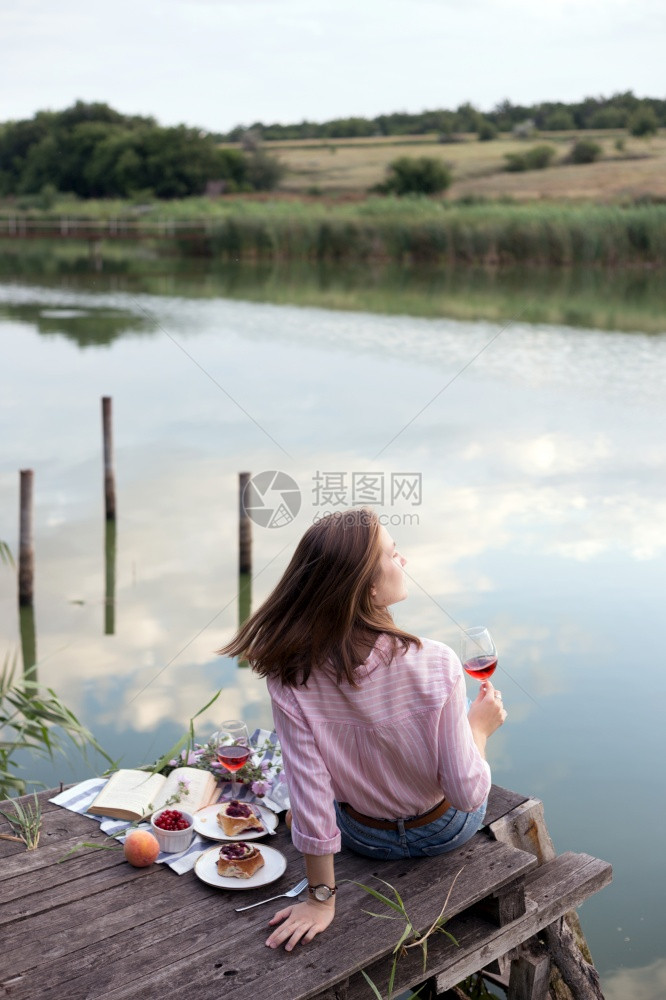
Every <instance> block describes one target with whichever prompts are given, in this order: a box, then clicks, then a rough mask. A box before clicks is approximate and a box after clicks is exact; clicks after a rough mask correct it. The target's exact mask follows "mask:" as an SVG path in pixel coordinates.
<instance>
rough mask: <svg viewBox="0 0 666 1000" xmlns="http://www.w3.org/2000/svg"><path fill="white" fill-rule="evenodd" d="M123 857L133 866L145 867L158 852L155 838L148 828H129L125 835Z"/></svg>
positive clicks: (150, 863) (158, 847) (158, 848)
mask: <svg viewBox="0 0 666 1000" xmlns="http://www.w3.org/2000/svg"><path fill="white" fill-rule="evenodd" d="M124 850H125V857H126V858H127V860H128V861H129V863H130V864H131V865H134V867H135V868H147V867H148V865H152V863H153V861H155V859H156V858H157V855H158V854H159V853H160V845H159V844H158V843H157V838H156V837H154V836H153V835H152V833H149V832H148V830H130V832H129V833H128V834H127V836H126V837H125V847H124Z"/></svg>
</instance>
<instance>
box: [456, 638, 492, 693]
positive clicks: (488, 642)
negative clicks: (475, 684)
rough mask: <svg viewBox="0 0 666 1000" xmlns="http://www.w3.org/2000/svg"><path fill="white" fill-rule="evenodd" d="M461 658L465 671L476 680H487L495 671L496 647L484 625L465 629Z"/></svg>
mask: <svg viewBox="0 0 666 1000" xmlns="http://www.w3.org/2000/svg"><path fill="white" fill-rule="evenodd" d="M461 660H462V665H463V669H464V670H465V672H466V673H468V674H469V676H470V677H473V678H474V679H475V680H477V681H487V680H488V678H489V677H492V675H493V674H494V673H495V667H496V666H497V647H496V646H495V642H494V640H493V637H492V635H491V634H490V631H489V630H488V629H487V628H485V626H483V625H475V626H474V627H473V628H468V629H465V631H464V632H463V640H462V656H461Z"/></svg>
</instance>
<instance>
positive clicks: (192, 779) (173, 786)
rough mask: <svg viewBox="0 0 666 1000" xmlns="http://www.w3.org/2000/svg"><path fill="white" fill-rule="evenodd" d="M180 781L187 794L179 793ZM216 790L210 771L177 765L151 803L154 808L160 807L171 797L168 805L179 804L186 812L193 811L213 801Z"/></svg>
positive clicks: (215, 783)
mask: <svg viewBox="0 0 666 1000" xmlns="http://www.w3.org/2000/svg"><path fill="white" fill-rule="evenodd" d="M180 782H184V783H185V785H186V787H187V794H183V793H181V791H180V789H179V787H178V786H179V783H180ZM216 792H217V779H216V778H215V775H213V774H211V772H210V771H202V770H199V769H198V768H196V767H177V768H176V769H175V771H172V772H171V774H170V775H169V776H168V778H167V779H166V782H165V784H164V788H163V789H162V791H161V792H160V794H159V796H158V798H157V799H156V801H155V802H154V803H153V805H154V807H155V809H161V808H162V805H163V804H164V803H165V802H168V801H169V799H171V800H172V801H171V802H170V803H169V805H170V806H174V807H177V806H180V808H181V809H184V810H185V811H186V812H190V813H193V812H196V811H197V809H201V808H202V806H207V805H209V804H210V803H211V802H213V801H214V800H215V794H216ZM174 796H176V798H173V797H174Z"/></svg>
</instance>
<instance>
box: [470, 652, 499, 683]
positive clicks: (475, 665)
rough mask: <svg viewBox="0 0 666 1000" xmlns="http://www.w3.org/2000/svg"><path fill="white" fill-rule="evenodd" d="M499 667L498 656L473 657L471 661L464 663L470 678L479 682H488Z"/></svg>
mask: <svg viewBox="0 0 666 1000" xmlns="http://www.w3.org/2000/svg"><path fill="white" fill-rule="evenodd" d="M496 666H497V656H487V655H486V656H473V657H472V659H471V660H467V662H466V663H463V668H464V669H465V670H466V671H467V673H468V674H469V676H470V677H474V678H476V680H477V681H487V680H488V678H489V677H492V675H493V674H494V673H495V667H496Z"/></svg>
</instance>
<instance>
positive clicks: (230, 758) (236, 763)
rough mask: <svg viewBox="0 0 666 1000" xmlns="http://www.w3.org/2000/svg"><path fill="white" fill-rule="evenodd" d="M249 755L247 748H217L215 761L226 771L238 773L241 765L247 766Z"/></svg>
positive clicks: (249, 751)
mask: <svg viewBox="0 0 666 1000" xmlns="http://www.w3.org/2000/svg"><path fill="white" fill-rule="evenodd" d="M251 753H252V751H251V750H250V749H249V748H248V747H239V746H232V747H218V748H217V759H218V760H219V762H220V764H224V766H225V767H226V769H227V771H238V770H239V769H240V768H241V767H242V766H243V764H247V762H248V760H249V759H250V754H251Z"/></svg>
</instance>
